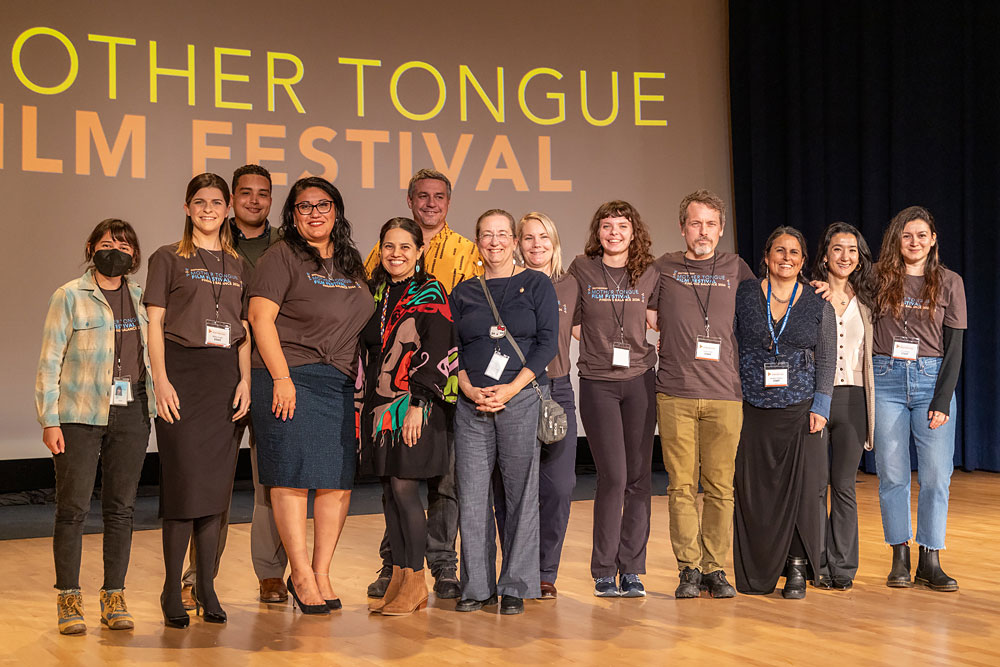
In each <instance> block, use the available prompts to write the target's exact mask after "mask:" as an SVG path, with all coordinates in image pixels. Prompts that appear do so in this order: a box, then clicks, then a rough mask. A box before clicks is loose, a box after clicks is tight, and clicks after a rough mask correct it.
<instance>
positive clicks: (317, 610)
mask: <svg viewBox="0 0 1000 667" xmlns="http://www.w3.org/2000/svg"><path fill="white" fill-rule="evenodd" d="M285 585H286V586H287V587H288V592H289V593H291V594H292V599H293V600H295V604H297V605H298V606H299V611H301V612H302V613H303V614H329V613H330V607H329V605H328V604H327V603H326V602H323V604H305V603H303V602H302V600H300V599H299V596H298V594H296V592H295V584H293V583H292V575H288V581H286V582H285ZM331 602H334V600H331ZM337 602H339V600H337Z"/></svg>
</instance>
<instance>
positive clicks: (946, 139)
mask: <svg viewBox="0 0 1000 667" xmlns="http://www.w3.org/2000/svg"><path fill="white" fill-rule="evenodd" d="M998 31H1000V2H994V1H992V0H983V1H981V2H972V1H969V2H961V1H957V2H948V3H946V2H924V1H917V2H914V1H913V0H909V1H900V0H895V1H882V0H876V1H874V2H871V1H868V2H856V1H846V2H845V1H844V0H838V1H836V2H826V1H810V2H803V1H801V0H767V1H766V2H761V1H759V0H758V1H753V0H730V3H729V37H730V56H729V69H730V95H731V111H732V138H733V174H734V189H735V202H734V209H735V210H734V213H735V215H734V217H735V222H736V233H737V241H738V247H739V249H740V254H741V255H742V256H743V258H744V259H745V260H746V261H747V262H748V263H749V264H750V265H751V266H752V267H755V268H756V267H757V265H758V263H759V261H760V257H761V253H762V251H763V245H764V241H765V239H766V238H767V236H768V234H769V233H770V232H771V230H772V229H774V228H775V227H776V226H778V225H792V226H794V227H797V228H799V229H801V230H802V231H803V233H804V234H805V235H806V238H807V239H808V241H809V243H810V248H809V252H810V255H811V254H812V253H815V252H816V248H815V245H816V243H817V242H818V241H819V240H820V239H819V235H820V233H821V231H822V229H823V228H824V227H825V226H826V225H827V224H828V223H830V222H833V221H835V220H844V221H846V222H850V223H852V224H854V225H855V226H857V227H858V228H859V229H860V230H861V231H862V233H863V234H864V235H865V238H866V239H867V240H868V243H869V244H870V245H871V247H872V252H873V253H875V254H876V256H877V253H878V250H879V246H880V245H881V239H882V232H883V231H884V229H885V227H886V226H887V224H888V222H889V219H890V218H891V217H892V216H893V215H894V214H895V213H896V212H897V211H899V210H900V209H902V208H904V207H906V206H909V205H911V204H921V205H924V206H926V207H927V208H929V209H930V210H931V212H932V213H933V214H934V216H935V219H936V222H937V226H938V242H939V245H940V252H941V259H942V261H943V262H944V263H945V264H946V265H947V266H948V267H949V268H951V269H952V270H954V271H957V272H958V273H959V274H961V275H962V277H963V278H964V279H965V289H966V297H967V299H968V307H969V329H968V331H967V333H966V336H965V363H964V367H963V370H962V375H961V379H960V381H959V389H958V405H959V408H958V414H956V415H953V416H952V418H953V419H957V420H958V423H957V427H958V428H957V431H958V438H957V442H956V452H955V463H956V465H958V466H960V467H962V468H965V469H966V470H976V469H985V470H993V471H1000V446H998V439H1000V435H998V434H1000V409H998V406H997V402H998V397H1000V392H998V382H997V376H998V374H1000V345H998V343H997V340H996V336H997V335H998V333H1000V318H998V310H997V307H996V304H997V301H998V288H1000V279H998V276H997V273H998V269H1000V229H998V225H1000V83H998V76H1000V49H998V48H997V34H998ZM866 456H867V455H866ZM865 465H866V468H867V469H869V471H872V470H874V467H873V461H872V460H871V458H868V459H866V462H865Z"/></svg>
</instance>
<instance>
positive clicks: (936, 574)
mask: <svg viewBox="0 0 1000 667" xmlns="http://www.w3.org/2000/svg"><path fill="white" fill-rule="evenodd" d="M913 580H914V581H915V582H916V583H918V584H922V585H924V586H926V587H927V588H929V589H931V590H932V591H942V592H946V593H950V592H952V591H957V590H958V582H957V581H955V580H954V579H952V578H951V577H949V576H948V575H947V574H945V573H944V570H942V569H941V563H940V562H939V561H938V550H937V549H928V548H927V547H925V546H921V547H920V560H918V561H917V574H916V575H915V576H914V577H913Z"/></svg>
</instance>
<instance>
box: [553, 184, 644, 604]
mask: <svg viewBox="0 0 1000 667" xmlns="http://www.w3.org/2000/svg"><path fill="white" fill-rule="evenodd" d="M651 245H652V241H651V240H650V237H649V230H648V229H647V228H646V225H645V224H644V223H643V222H642V218H640V217H639V212H638V211H636V210H635V208H634V207H633V206H632V205H631V204H629V203H628V202H624V201H610V202H607V203H605V204H602V205H601V206H600V207H599V208H598V209H597V212H596V213H594V217H593V219H592V220H591V222H590V233H589V236H588V238H587V244H586V247H585V248H584V254H583V255H580V256H578V257H577V258H576V259H574V260H573V263H572V264H571V265H570V267H569V273H570V274H571V275H572V276H573V277H574V278H576V280H577V283H578V284H579V297H578V302H577V308H576V314H575V315H574V317H573V324H574V325H575V326H576V325H579V327H580V336H579V337H580V357H579V360H578V362H577V367H578V368H579V370H580V417H581V419H582V420H583V427H584V429H585V430H586V432H587V441H588V442H589V443H590V451H591V453H592V455H593V457H594V464H595V465H596V466H597V491H596V494H595V497H594V546H593V551H592V553H591V559H590V570H591V575H592V576H593V577H594V581H595V585H594V595H596V596H598V597H619V596H621V597H642V596H645V594H646V591H645V589H644V588H643V585H642V582H641V581H640V579H639V575H640V574H645V572H646V543H647V542H648V541H649V514H650V498H649V496H650V465H651V461H652V456H653V429H654V427H655V424H656V400H655V393H654V379H655V372H654V370H653V367H654V366H655V365H656V347H655V346H653V345H651V344H649V343H648V342H647V341H646V328H647V326H648V327H654V328H655V325H656V311H655V307H656V297H657V289H656V288H657V285H658V284H659V280H660V274H659V271H658V270H657V269H656V268H655V267H654V266H653V255H652V254H650V252H649V248H650V246H651ZM618 575H621V580H620V583H619V582H618V581H616V577H617V576H618Z"/></svg>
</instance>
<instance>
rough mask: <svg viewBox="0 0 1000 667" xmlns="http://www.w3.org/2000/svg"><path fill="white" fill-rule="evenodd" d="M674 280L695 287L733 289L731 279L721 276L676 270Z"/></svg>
mask: <svg viewBox="0 0 1000 667" xmlns="http://www.w3.org/2000/svg"><path fill="white" fill-rule="evenodd" d="M673 279H674V280H676V281H677V282H679V283H680V284H682V285H694V286H695V287H725V288H726V289H730V288H731V287H732V284H731V281H730V280H729V278H727V277H726V276H725V275H719V274H716V275H712V274H708V273H691V272H689V271H680V270H674V274H673Z"/></svg>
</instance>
